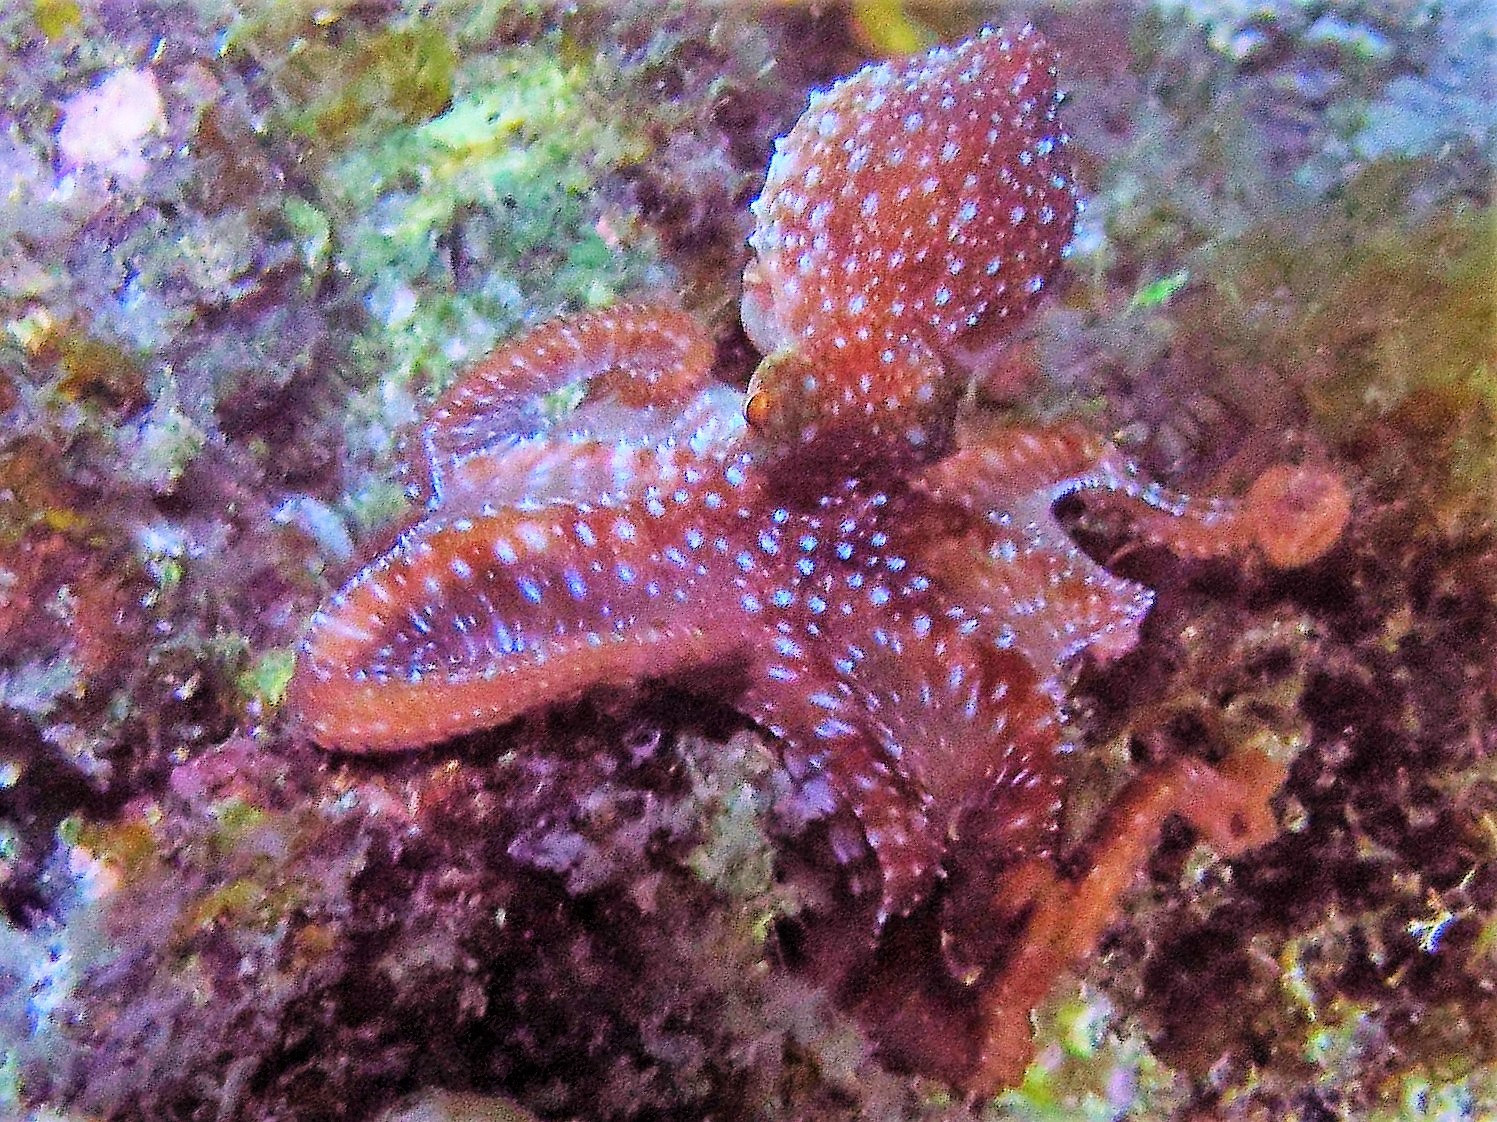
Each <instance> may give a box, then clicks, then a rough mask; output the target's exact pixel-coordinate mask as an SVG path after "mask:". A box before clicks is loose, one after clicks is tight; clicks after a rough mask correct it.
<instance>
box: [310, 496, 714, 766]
mask: <svg viewBox="0 0 1497 1122" xmlns="http://www.w3.org/2000/svg"><path fill="white" fill-rule="evenodd" d="M646 513H647V512H645V511H635V510H634V509H633V508H631V507H629V506H622V507H616V508H601V507H594V506H590V505H587V504H552V505H550V506H547V507H542V508H539V509H536V510H528V511H527V510H517V509H509V508H506V509H504V510H501V511H499V512H497V513H493V514H489V515H479V516H474V517H468V516H461V517H432V518H430V519H428V520H427V521H425V522H422V523H420V524H418V525H416V526H415V527H413V528H412V529H411V530H409V531H407V532H406V533H405V534H404V535H403V536H402V537H401V538H400V540H399V541H398V542H397V544H396V545H395V547H394V548H392V549H391V550H390V551H389V552H387V553H386V554H384V555H383V556H382V557H381V558H380V559H379V560H377V561H376V562H374V563H373V564H371V565H369V566H368V567H367V568H365V569H364V570H363V571H362V572H360V573H359V574H358V575H357V576H356V577H355V578H354V579H353V580H352V581H351V582H350V583H349V584H348V585H347V586H346V587H345V588H344V589H343V590H342V591H341V592H340V593H339V594H338V595H337V596H335V597H334V598H333V599H332V600H331V601H330V602H329V603H328V605H327V606H326V607H324V608H323V609H322V610H321V611H319V612H318V613H317V614H316V616H315V617H314V618H313V621H312V625H311V627H310V629H309V631H308V633H307V635H306V637H305V639H304V640H303V643H302V646H301V650H300V655H299V660H300V665H299V666H298V670H297V674H296V677H295V683H294V689H293V698H292V703H293V707H294V711H295V712H296V713H297V715H298V717H299V719H300V721H301V724H302V725H303V727H304V728H305V729H306V730H307V732H308V733H309V734H310V736H311V737H312V739H313V740H315V741H316V742H317V743H319V744H321V745H322V746H323V747H326V748H336V749H343V750H349V751H384V750H400V749H405V748H413V747H418V746H420V745H422V744H426V743H430V742H432V741H436V740H441V739H445V738H448V737H452V736H457V735H460V734H463V733H467V732H473V731H476V730H478V729H482V728H488V727H492V726H495V725H498V724H502V723H504V722H505V721H508V720H511V719H513V718H515V717H517V716H519V715H520V714H522V713H525V712H527V711H529V710H532V709H536V708H540V707H544V706H550V705H556V704H558V703H563V702H566V701H569V700H573V699H575V698H577V697H579V696H581V695H582V694H583V693H585V692H586V691H587V690H588V689H590V688H592V687H594V686H598V685H609V684H619V685H622V684H626V683H631V682H635V681H638V680H640V679H641V678H648V677H655V676H661V675H669V674H671V673H674V672H676V671H678V670H680V669H681V668H683V667H686V666H690V665H694V664H699V663H704V662H710V661H713V660H714V659H717V658H719V657H724V656H726V655H728V654H730V653H731V652H732V650H733V649H734V648H735V647H737V646H739V645H741V642H742V636H741V634H739V633H735V632H734V631H733V630H732V628H730V627H727V626H724V625H723V624H724V623H725V621H726V616H725V613H722V612H721V611H719V610H718V609H717V608H715V607H714V605H713V604H712V603H711V602H710V600H708V599H707V598H705V597H702V596H701V595H700V592H701V590H700V589H699V588H698V587H697V580H698V576H697V573H696V571H695V570H692V569H689V568H686V567H684V566H677V565H672V564H670V563H669V562H668V561H666V560H664V559H663V558H662V557H661V554H660V552H659V551H658V550H656V549H655V548H653V544H654V543H653V542H652V541H651V540H650V539H649V533H650V530H649V528H648V525H649V519H648V518H647V517H646V516H645V515H646ZM661 529H662V531H663V530H664V528H661ZM667 532H668V531H667ZM693 602H695V604H696V606H695V608H694V609H692V610H687V609H686V608H685V607H684V606H685V605H688V604H692V603H693Z"/></svg>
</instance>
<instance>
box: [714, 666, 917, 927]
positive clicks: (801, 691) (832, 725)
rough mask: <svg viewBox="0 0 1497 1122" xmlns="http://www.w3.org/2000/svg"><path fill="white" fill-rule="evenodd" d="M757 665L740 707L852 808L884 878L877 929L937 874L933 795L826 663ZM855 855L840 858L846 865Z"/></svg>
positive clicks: (794, 764) (796, 765)
mask: <svg viewBox="0 0 1497 1122" xmlns="http://www.w3.org/2000/svg"><path fill="white" fill-rule="evenodd" d="M783 647H784V644H783V643H780V644H776V649H777V657H774V658H771V659H769V660H768V661H767V663H766V664H765V665H764V666H763V667H762V668H761V670H760V674H759V681H758V682H757V683H755V684H753V685H751V686H750V688H749V689H748V691H747V692H746V694H745V696H744V697H743V699H742V701H741V702H740V706H741V708H742V709H743V711H744V713H745V714H746V715H747V716H749V717H750V718H751V719H752V720H754V721H756V722H757V723H759V724H760V725H763V726H764V727H765V728H766V729H768V730H769V731H770V732H772V733H773V734H774V735H775V736H776V737H777V738H778V739H779V740H780V742H781V744H782V750H783V752H784V755H785V759H786V763H787V765H788V766H789V767H790V769H791V771H792V772H796V771H800V772H819V773H821V774H822V775H824V777H825V779H826V782H827V784H828V785H829V786H830V788H831V790H832V794H833V796H834V797H835V798H836V800H837V803H838V805H840V806H845V807H848V808H850V809H851V810H852V812H853V814H854V816H855V817H856V818H857V820H858V825H859V827H860V828H861V829H862V831H863V836H864V838H865V839H866V840H867V842H868V846H869V848H870V849H872V851H873V855H874V858H875V859H876V860H877V862H878V868H879V873H880V876H881V878H882V890H881V896H880V902H879V912H878V919H879V923H880V924H882V923H883V922H884V921H886V920H888V919H889V918H890V917H891V916H895V915H901V914H903V913H904V912H907V911H908V910H909V909H910V908H911V907H913V906H914V905H915V904H916V903H918V902H919V901H920V899H921V898H922V897H923V896H924V895H925V894H926V892H927V891H928V890H929V887H930V883H931V881H932V880H933V879H934V878H935V876H936V875H937V874H938V872H939V869H940V862H941V855H942V853H943V852H944V850H945V840H944V837H943V836H942V830H941V827H942V823H941V822H940V821H938V819H937V818H936V816H935V815H934V814H933V813H932V807H931V798H930V795H929V794H928V792H926V791H925V790H924V789H923V788H922V787H921V786H920V784H919V782H918V781H917V780H916V779H915V778H914V777H913V776H912V775H910V774H909V773H908V772H907V771H906V770H904V769H903V768H902V767H901V765H900V762H899V749H898V747H897V746H895V745H894V744H893V742H892V740H891V739H890V738H889V735H888V732H887V731H886V730H885V729H883V728H881V727H880V726H879V724H878V722H877V721H875V720H873V719H871V718H870V716H869V714H868V711H867V710H866V709H865V708H864V706H863V705H862V703H861V700H860V698H859V697H858V694H857V692H856V691H855V690H854V689H853V688H852V687H850V686H849V685H848V684H847V683H846V682H845V681H843V680H842V679H841V677H840V676H839V675H838V673H837V672H836V671H835V670H834V669H832V668H831V667H829V666H825V665H822V664H821V663H820V662H819V661H818V660H816V659H814V658H812V657H806V656H797V655H795V654H793V653H787V652H786V651H785V650H784V649H783ZM854 856H855V854H854V853H839V857H841V858H842V859H844V860H849V859H851V858H853V857H854Z"/></svg>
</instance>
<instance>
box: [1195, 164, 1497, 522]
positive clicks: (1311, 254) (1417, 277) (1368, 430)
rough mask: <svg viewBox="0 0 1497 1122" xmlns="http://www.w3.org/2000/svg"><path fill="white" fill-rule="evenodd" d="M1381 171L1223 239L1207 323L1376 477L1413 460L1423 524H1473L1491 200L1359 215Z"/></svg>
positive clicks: (1485, 457) (1494, 248)
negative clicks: (1317, 210) (1316, 222)
mask: <svg viewBox="0 0 1497 1122" xmlns="http://www.w3.org/2000/svg"><path fill="white" fill-rule="evenodd" d="M1378 178H1379V177H1378V173H1377V171H1376V169H1374V170H1373V171H1371V172H1369V173H1368V177H1367V179H1368V181H1369V182H1367V183H1364V184H1363V185H1362V188H1361V190H1359V191H1358V192H1354V193H1351V194H1349V195H1348V197H1347V199H1346V200H1345V202H1344V213H1345V215H1346V216H1345V217H1344V218H1341V217H1333V218H1331V219H1330V220H1329V221H1327V222H1326V223H1324V224H1323V225H1322V226H1321V227H1320V228H1319V229H1317V230H1316V231H1315V232H1314V233H1313V234H1312V235H1311V236H1309V237H1307V238H1305V239H1304V240H1302V241H1301V240H1293V241H1285V240H1282V239H1280V238H1278V237H1275V236H1274V235H1271V234H1259V235H1254V236H1251V237H1249V238H1246V239H1244V240H1243V241H1242V242H1240V243H1238V244H1236V245H1235V246H1232V247H1230V248H1228V249H1227V250H1226V251H1225V252H1224V253H1223V255H1222V256H1221V258H1220V259H1219V261H1218V262H1217V263H1216V264H1215V265H1214V267H1213V269H1212V276H1211V281H1212V284H1213V286H1214V287H1215V289H1216V291H1217V292H1218V294H1219V295H1220V297H1221V298H1222V300H1221V303H1220V304H1219V309H1229V310H1228V311H1227V312H1226V314H1225V315H1223V316H1222V317H1221V319H1220V320H1218V321H1217V322H1216V323H1215V324H1213V329H1215V328H1221V329H1223V330H1222V334H1223V336H1224V337H1225V338H1226V339H1228V340H1231V339H1232V338H1233V337H1234V336H1236V337H1237V339H1238V341H1239V343H1241V345H1242V346H1243V347H1244V351H1245V355H1246V357H1249V358H1252V359H1255V360H1257V361H1260V362H1261V363H1263V364H1264V365H1266V366H1268V367H1269V368H1270V369H1276V370H1279V371H1282V377H1283V378H1284V380H1285V381H1286V382H1288V383H1289V384H1297V385H1300V386H1302V387H1303V390H1302V392H1303V394H1304V397H1305V400H1306V402H1307V404H1308V407H1309V410H1310V414H1311V417H1312V419H1313V421H1314V423H1315V425H1316V427H1317V429H1318V431H1319V432H1321V433H1322V434H1323V435H1324V437H1325V438H1326V439H1327V440H1329V441H1330V442H1332V443H1333V444H1334V445H1335V446H1336V447H1338V448H1339V449H1341V450H1342V453H1343V455H1345V456H1346V458H1348V459H1350V460H1353V461H1356V462H1358V463H1359V466H1360V467H1361V468H1362V470H1363V471H1365V472H1366V473H1368V475H1369V476H1370V477H1371V478H1372V479H1373V480H1375V481H1377V482H1378V483H1379V484H1386V483H1389V482H1391V481H1393V480H1395V479H1398V478H1400V477H1403V476H1406V475H1407V474H1408V473H1409V472H1411V471H1413V472H1417V473H1418V474H1419V475H1420V476H1421V477H1422V478H1423V479H1424V480H1425V481H1426V486H1427V492H1426V494H1427V503H1428V505H1427V507H1426V508H1425V509H1426V513H1427V515H1428V516H1429V518H1430V520H1431V524H1432V525H1433V526H1435V527H1437V528H1438V529H1439V530H1440V531H1441V532H1444V533H1459V532H1471V531H1473V530H1476V529H1480V528H1481V527H1484V526H1491V525H1492V523H1493V518H1494V515H1497V500H1494V498H1493V496H1494V495H1497V350H1494V345H1497V344H1494V340H1497V330H1494V328H1497V321H1494V311H1493V302H1492V293H1493V291H1497V241H1494V228H1493V213H1492V212H1491V211H1488V210H1481V209H1477V208H1469V207H1455V208H1451V209H1448V210H1445V211H1442V212H1439V213H1437V214H1436V215H1435V216H1434V217H1433V218H1431V219H1429V220H1428V221H1425V222H1422V223H1418V224H1415V225H1413V226H1411V227H1408V228H1405V227H1402V226H1397V225H1388V224H1386V223H1384V222H1382V221H1380V220H1374V221H1369V219H1371V218H1373V216H1375V215H1377V214H1379V213H1385V212H1382V211H1381V203H1380V202H1379V201H1378V200H1379V199H1381V198H1382V197H1383V192H1382V190H1380V189H1379V188H1378V186H1377V180H1378ZM1400 178H1401V177H1400ZM1369 192H1370V195H1369ZM1234 321H1235V322H1234ZM1227 345H1228V346H1231V345H1232V344H1231V343H1230V342H1228V344H1227ZM1416 450H1417V451H1416Z"/></svg>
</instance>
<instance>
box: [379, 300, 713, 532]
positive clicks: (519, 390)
mask: <svg viewBox="0 0 1497 1122" xmlns="http://www.w3.org/2000/svg"><path fill="white" fill-rule="evenodd" d="M712 358H713V349H712V343H711V340H710V339H708V338H707V337H706V335H705V334H704V333H703V332H702V329H701V328H700V327H699V326H698V325H697V324H696V322H695V321H694V320H693V319H692V318H691V317H690V316H688V315H687V314H686V313H685V312H682V311H679V310H677V309H674V308H670V307H666V306H664V305H650V304H622V305H619V306H617V307H614V308H607V309H603V310H599V311H592V312H584V313H582V314H580V315H577V316H572V317H569V318H566V319H558V320H552V321H550V322H548V323H544V324H541V325H540V326H538V327H535V328H532V329H531V330H529V331H527V332H525V333H524V334H523V335H520V336H519V337H518V338H516V339H513V340H511V341H509V342H508V343H505V344H504V345H503V346H500V347H499V348H497V349H496V350H495V351H493V352H492V353H491V354H490V355H488V357H486V358H485V359H483V360H482V361H481V362H479V363H478V364H477V365H476V366H474V367H473V368H472V369H470V370H469V371H468V372H467V373H465V374H464V375H463V376H462V377H461V378H459V379H458V381H457V382H455V383H453V385H452V386H451V387H450V388H449V389H448V390H447V392H446V393H444V394H443V395H442V396H441V398H439V399H438V400H437V402H436V404H435V405H433V406H432V409H431V411H430V413H429V414H428V415H427V417H426V420H425V421H424V422H423V423H422V425H421V427H420V429H419V430H418V431H417V433H416V436H415V439H414V441H413V442H412V443H413V445H414V447H412V448H410V449H409V450H408V454H407V458H408V460H409V461H410V462H409V463H408V465H407V468H408V473H409V474H410V476H411V477H412V483H411V491H412V493H413V495H414V496H415V497H417V498H419V499H420V500H422V501H425V502H428V503H429V504H430V505H433V506H435V505H437V504H439V503H440V502H441V501H442V497H443V493H444V483H445V480H446V479H447V477H448V475H449V474H450V473H451V472H452V471H453V469H454V466H455V465H458V464H461V463H462V462H463V461H464V460H465V459H467V458H469V457H471V456H474V455H479V454H482V453H484V452H485V451H488V450H492V449H495V448H498V447H502V446H504V445H506V444H508V443H510V442H513V441H515V440H517V439H520V438H523V437H527V436H533V435H535V434H536V433H537V432H538V431H540V429H541V428H542V427H543V425H542V420H543V419H542V418H541V416H540V404H541V401H542V399H543V398H545V397H546V395H548V394H551V393H554V392H556V391H557V390H560V389H563V388H565V387H566V386H569V385H572V384H574V383H576V382H581V381H588V383H589V385H588V388H587V400H588V401H591V402H597V401H606V400H612V401H616V402H617V403H619V404H621V405H623V406H626V407H633V408H648V407H650V406H654V405H677V404H680V403H682V402H685V401H687V400H689V399H690V398H691V397H692V396H693V395H695V394H696V393H697V392H698V391H700V390H701V389H702V388H703V387H705V386H706V384H707V379H708V375H709V374H710V373H711V369H712Z"/></svg>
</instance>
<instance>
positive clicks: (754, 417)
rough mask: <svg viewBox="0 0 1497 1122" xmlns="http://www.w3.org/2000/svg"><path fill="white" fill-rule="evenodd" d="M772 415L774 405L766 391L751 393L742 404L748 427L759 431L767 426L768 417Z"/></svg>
mask: <svg viewBox="0 0 1497 1122" xmlns="http://www.w3.org/2000/svg"><path fill="white" fill-rule="evenodd" d="M773 415H774V407H773V404H772V403H771V402H770V400H769V395H768V394H767V393H763V392H760V393H756V394H753V395H752V396H751V397H750V398H749V399H748V401H747V402H746V403H745V404H744V406H743V417H744V420H746V421H748V423H749V427H750V428H753V429H757V430H758V431H760V432H763V431H764V430H765V429H767V428H769V422H770V418H771V417H773Z"/></svg>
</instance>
